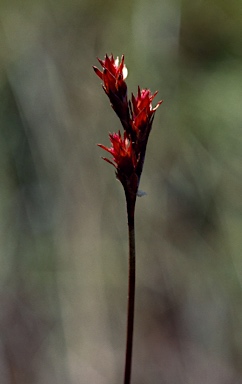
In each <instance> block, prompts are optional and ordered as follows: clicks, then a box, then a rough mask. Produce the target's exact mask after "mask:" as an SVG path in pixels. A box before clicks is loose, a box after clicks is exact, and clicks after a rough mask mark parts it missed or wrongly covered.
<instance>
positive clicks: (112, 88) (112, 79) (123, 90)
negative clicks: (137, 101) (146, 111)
mask: <svg viewBox="0 0 242 384" xmlns="http://www.w3.org/2000/svg"><path fill="white" fill-rule="evenodd" d="M98 61H99V63H100V64H101V66H102V67H103V72H102V71H100V69H98V68H97V67H95V66H94V67H93V69H94V71H95V73H96V74H97V75H98V77H100V79H101V80H102V81H103V89H104V91H105V93H106V94H107V96H108V97H109V100H110V102H111V105H112V107H113V109H114V111H115V112H116V114H117V115H118V117H119V119H120V121H121V123H122V125H123V127H124V129H125V130H129V123H130V113H129V104H128V98H127V84H126V83H125V81H124V80H125V79H126V77H127V74H128V70H127V68H126V66H125V64H124V56H123V55H122V57H121V61H120V63H119V58H118V57H117V59H116V60H114V57H113V55H111V56H108V55H106V56H105V59H104V60H101V59H98Z"/></svg>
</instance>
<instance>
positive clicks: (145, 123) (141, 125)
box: [131, 87, 162, 139]
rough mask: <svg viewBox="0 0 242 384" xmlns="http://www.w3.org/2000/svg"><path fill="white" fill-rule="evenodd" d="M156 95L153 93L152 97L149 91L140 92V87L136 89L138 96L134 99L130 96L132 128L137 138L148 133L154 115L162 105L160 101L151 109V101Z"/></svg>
mask: <svg viewBox="0 0 242 384" xmlns="http://www.w3.org/2000/svg"><path fill="white" fill-rule="evenodd" d="M157 93H158V92H155V93H154V94H153V95H152V93H151V92H150V90H149V89H142V90H140V87H138V95H137V96H136V97H135V96H134V95H133V94H132V105H131V111H132V128H133V130H134V131H135V132H136V134H137V135H138V136H140V134H141V135H142V134H147V133H148V134H149V132H150V129H151V125H152V122H153V118H154V113H155V111H156V110H157V108H158V107H159V106H160V104H161V103H162V101H159V102H158V103H157V105H156V106H155V107H154V108H153V107H152V101H153V99H154V98H155V96H156V95H157ZM147 129H148V132H147ZM147 139H148V137H147Z"/></svg>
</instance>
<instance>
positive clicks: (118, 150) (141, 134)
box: [93, 55, 162, 191]
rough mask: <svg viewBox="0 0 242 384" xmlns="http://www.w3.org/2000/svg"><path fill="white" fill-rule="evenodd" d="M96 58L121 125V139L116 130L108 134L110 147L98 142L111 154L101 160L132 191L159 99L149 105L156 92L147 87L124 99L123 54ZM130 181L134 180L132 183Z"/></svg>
mask: <svg viewBox="0 0 242 384" xmlns="http://www.w3.org/2000/svg"><path fill="white" fill-rule="evenodd" d="M98 61H99V63H100V64H101V66H102V67H103V72H102V71H100V70H99V69H98V68H97V67H93V68H94V71H95V72H96V74H97V75H98V76H99V77H100V79H101V80H102V81H103V89H104V90H105V92H106V94H107V95H108V97H109V99H110V101H111V105H112V107H113V109H114V111H115V112H116V114H117V115H118V117H119V119H120V121H121V123H122V125H123V128H124V136H123V138H122V135H121V133H120V131H119V132H118V133H113V134H109V137H110V142H111V147H110V148H108V147H105V146H104V145H102V144H98V145H99V147H101V148H102V149H104V150H105V151H107V152H109V153H110V154H111V155H112V156H113V159H112V160H109V159H108V158H106V157H104V158H103V159H104V160H106V161H107V162H109V163H111V164H112V165H113V166H114V167H115V168H116V175H117V178H118V179H119V180H120V181H121V182H122V184H123V185H124V186H126V185H132V188H133V190H134V191H137V188H138V184H139V179H140V176H141V172H142V168H143V162H144V158H145V151H146V145H147V141H148V138H149V133H150V130H151V127H152V123H153V119H154V115H155V112H156V110H157V108H158V107H159V106H160V104H161V103H162V101H159V102H158V103H157V105H156V106H155V107H154V108H153V107H152V101H153V99H154V98H155V96H156V95H157V92H155V93H154V94H153V95H152V93H151V91H150V90H149V89H142V90H141V89H140V87H138V94H137V96H136V97H135V96H134V95H133V94H132V97H131V101H128V98H127V85H126V83H125V81H124V80H125V78H126V76H127V68H126V66H125V64H124V56H122V58H121V62H120V63H119V60H118V58H117V59H116V60H114V57H113V55H111V56H107V55H106V56H105V59H104V60H100V59H98ZM134 180H137V182H136V185H135V183H134ZM131 181H132V182H131Z"/></svg>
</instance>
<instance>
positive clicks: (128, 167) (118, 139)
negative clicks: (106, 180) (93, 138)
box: [98, 131, 137, 176]
mask: <svg viewBox="0 0 242 384" xmlns="http://www.w3.org/2000/svg"><path fill="white" fill-rule="evenodd" d="M109 138H110V141H111V144H112V146H111V147H110V148H108V147H105V146H104V145H102V144H98V146H99V147H101V148H102V149H104V150H105V151H107V152H109V153H110V154H111V155H112V156H113V159H112V161H111V160H109V159H108V158H106V157H103V159H104V160H106V161H107V162H108V163H110V164H112V165H113V166H114V167H115V168H116V169H117V175H119V173H122V174H125V175H126V176H130V175H131V174H132V173H133V172H134V171H135V168H136V165H137V160H136V156H135V153H134V151H133V148H132V142H131V141H130V140H129V138H128V135H127V133H126V132H124V138H122V135H121V133H120V131H119V132H118V133H110V134H109Z"/></svg>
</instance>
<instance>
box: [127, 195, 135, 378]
mask: <svg viewBox="0 0 242 384" xmlns="http://www.w3.org/2000/svg"><path fill="white" fill-rule="evenodd" d="M126 199H127V214H128V231H129V288H128V289H129V291H128V315H127V341H126V358H125V371H124V384H130V378H131V366H132V347H133V330H134V304H135V226H134V210H135V200H133V199H130V198H129V196H127V195H126Z"/></svg>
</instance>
